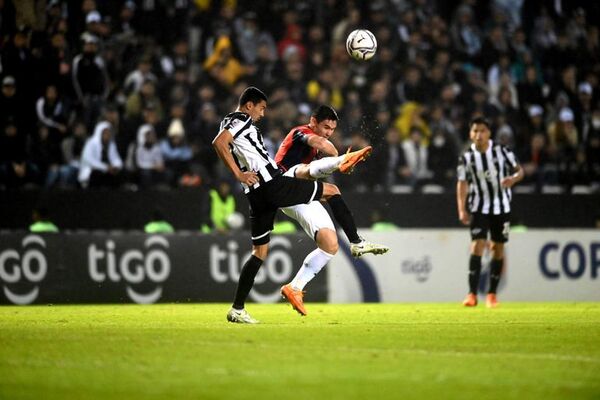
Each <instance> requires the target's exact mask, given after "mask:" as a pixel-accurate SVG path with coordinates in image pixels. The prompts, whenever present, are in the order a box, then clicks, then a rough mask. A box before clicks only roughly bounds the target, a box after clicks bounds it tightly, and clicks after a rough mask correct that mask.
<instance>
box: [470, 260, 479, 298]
mask: <svg viewBox="0 0 600 400" xmlns="http://www.w3.org/2000/svg"><path fill="white" fill-rule="evenodd" d="M480 274H481V256H476V255H474V254H471V258H470V259H469V292H470V293H474V294H477V288H478V287H479V275H480Z"/></svg>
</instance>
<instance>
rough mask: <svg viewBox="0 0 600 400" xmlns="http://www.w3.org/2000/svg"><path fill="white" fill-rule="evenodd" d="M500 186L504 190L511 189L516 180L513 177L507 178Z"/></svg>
mask: <svg viewBox="0 0 600 400" xmlns="http://www.w3.org/2000/svg"><path fill="white" fill-rule="evenodd" d="M500 184H501V185H502V187H503V188H511V187H513V185H514V184H515V180H514V178H513V177H512V176H507V177H506V178H504V179H502V181H501V182H500Z"/></svg>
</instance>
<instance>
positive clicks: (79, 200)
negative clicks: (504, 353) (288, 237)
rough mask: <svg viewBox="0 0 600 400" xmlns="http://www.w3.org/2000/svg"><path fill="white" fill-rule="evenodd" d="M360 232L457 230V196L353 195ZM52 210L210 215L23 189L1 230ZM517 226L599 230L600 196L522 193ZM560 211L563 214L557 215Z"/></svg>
mask: <svg viewBox="0 0 600 400" xmlns="http://www.w3.org/2000/svg"><path fill="white" fill-rule="evenodd" d="M344 197H345V199H346V202H347V203H348V205H349V206H350V209H351V210H352V211H353V212H354V215H355V218H356V222H357V224H358V226H360V227H365V228H366V227H369V226H371V219H370V217H371V213H372V212H373V211H374V210H379V211H380V212H381V213H382V214H384V217H385V218H386V219H388V220H390V221H393V222H395V223H396V224H398V225H400V226H402V227H407V228H419V227H420V228H452V227H454V228H457V227H459V225H458V220H457V216H456V199H455V196H454V193H444V194H429V195H425V194H390V193H373V192H368V193H351V194H347V195H346V196H344ZM40 204H42V205H44V206H45V207H47V208H48V209H49V210H50V213H51V216H52V219H53V221H54V222H55V223H56V224H57V225H58V226H59V227H60V228H61V229H88V230H95V229H126V230H129V229H137V230H141V229H142V228H143V226H144V224H145V223H146V222H147V221H148V219H149V218H150V216H151V215H152V211H153V209H154V208H156V207H159V208H160V209H161V210H162V211H163V212H164V214H165V217H166V219H167V220H168V221H169V222H171V223H172V224H173V226H174V227H175V228H176V229H178V230H192V231H194V230H196V231H197V230H198V229H199V228H200V226H201V224H202V222H203V221H204V219H205V218H206V216H208V196H207V192H206V190H205V189H204V188H189V189H178V190H149V191H126V190H118V191H114V190H113V191H111V190H104V191H103V190H96V191H95V190H51V191H39V190H20V191H3V192H0V229H8V230H15V229H26V228H27V227H28V226H29V224H30V222H31V210H32V209H33V208H34V207H36V206H37V205H40ZM237 204H238V206H237V208H238V210H239V211H241V212H242V213H244V214H246V216H247V214H248V206H247V201H246V199H245V198H244V196H243V195H241V194H239V195H237ZM513 209H514V210H513V222H514V221H519V222H521V223H523V224H525V225H527V226H529V227H537V228H547V227H552V228H568V227H587V228H591V227H594V226H595V223H596V220H600V195H566V194H563V195H553V194H544V195H536V194H516V195H515V197H514V201H513ZM558 210H560V212H557V211H558Z"/></svg>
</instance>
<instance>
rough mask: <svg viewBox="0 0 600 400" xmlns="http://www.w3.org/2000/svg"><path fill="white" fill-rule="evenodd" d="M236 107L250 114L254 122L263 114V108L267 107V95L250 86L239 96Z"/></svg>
mask: <svg viewBox="0 0 600 400" xmlns="http://www.w3.org/2000/svg"><path fill="white" fill-rule="evenodd" d="M238 107H239V109H240V111H243V112H245V113H247V114H248V115H250V118H252V121H254V122H256V121H258V120H260V119H261V118H262V117H264V116H265V110H266V109H267V95H265V94H264V93H263V91H262V90H260V89H258V88H256V87H254V86H250V87H248V88H246V90H244V92H243V93H242V95H241V96H240V101H239V103H238Z"/></svg>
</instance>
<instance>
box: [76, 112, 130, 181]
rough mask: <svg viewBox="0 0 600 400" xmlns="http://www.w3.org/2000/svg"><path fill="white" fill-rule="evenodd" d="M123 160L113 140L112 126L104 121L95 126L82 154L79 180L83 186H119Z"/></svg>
mask: <svg viewBox="0 0 600 400" xmlns="http://www.w3.org/2000/svg"><path fill="white" fill-rule="evenodd" d="M122 167H123V162H122V161H121V157H120V156H119V153H118V152H117V146H116V144H115V142H114V140H113V132H112V126H111V124H110V123H109V122H107V121H102V122H100V123H98V124H97V125H96V127H95V128H94V134H93V135H92V137H91V138H89V139H88V140H87V141H86V143H85V146H84V148H83V153H82V155H81V167H80V168H79V182H80V184H81V186H83V187H90V188H98V187H117V186H119V184H120V183H121V169H122Z"/></svg>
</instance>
